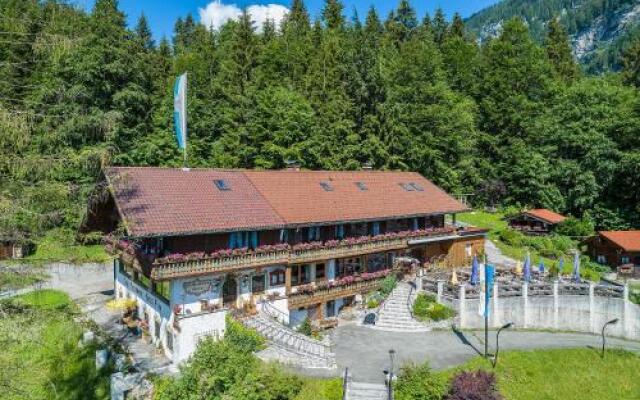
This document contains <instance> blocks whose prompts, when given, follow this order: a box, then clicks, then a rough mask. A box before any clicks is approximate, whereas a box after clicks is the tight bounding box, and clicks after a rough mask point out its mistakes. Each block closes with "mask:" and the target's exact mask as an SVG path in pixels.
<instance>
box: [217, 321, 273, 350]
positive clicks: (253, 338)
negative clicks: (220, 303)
mask: <svg viewBox="0 0 640 400" xmlns="http://www.w3.org/2000/svg"><path fill="white" fill-rule="evenodd" d="M226 323H227V330H226V332H225V334H224V340H225V342H227V343H229V344H230V345H232V346H234V347H236V348H238V349H239V350H241V351H244V352H247V353H253V352H254V351H258V350H262V349H263V348H264V343H265V341H264V338H263V337H262V336H261V335H260V334H259V333H258V332H257V331H255V330H253V329H249V328H246V327H245V326H243V325H242V324H241V323H239V322H238V321H236V320H235V319H233V318H232V317H231V316H229V315H227V321H226Z"/></svg>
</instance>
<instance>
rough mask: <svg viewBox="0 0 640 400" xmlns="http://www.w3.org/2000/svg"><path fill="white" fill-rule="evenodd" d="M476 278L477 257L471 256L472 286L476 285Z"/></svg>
mask: <svg viewBox="0 0 640 400" xmlns="http://www.w3.org/2000/svg"><path fill="white" fill-rule="evenodd" d="M478 280H479V276H478V257H476V256H473V261H472V262H471V284H472V285H473V286H475V285H477V284H478Z"/></svg>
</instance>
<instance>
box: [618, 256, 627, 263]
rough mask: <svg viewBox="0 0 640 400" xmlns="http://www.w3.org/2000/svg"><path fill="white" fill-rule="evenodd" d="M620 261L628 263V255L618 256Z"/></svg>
mask: <svg viewBox="0 0 640 400" xmlns="http://www.w3.org/2000/svg"><path fill="white" fill-rule="evenodd" d="M620 262H621V263H622V264H629V256H622V257H621V258H620Z"/></svg>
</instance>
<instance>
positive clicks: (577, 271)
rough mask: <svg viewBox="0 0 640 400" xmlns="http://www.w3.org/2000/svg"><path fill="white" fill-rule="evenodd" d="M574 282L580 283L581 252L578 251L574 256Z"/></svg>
mask: <svg viewBox="0 0 640 400" xmlns="http://www.w3.org/2000/svg"><path fill="white" fill-rule="evenodd" d="M572 278H573V280H574V281H576V282H578V283H580V252H578V251H576V252H575V254H574V256H573V276H572Z"/></svg>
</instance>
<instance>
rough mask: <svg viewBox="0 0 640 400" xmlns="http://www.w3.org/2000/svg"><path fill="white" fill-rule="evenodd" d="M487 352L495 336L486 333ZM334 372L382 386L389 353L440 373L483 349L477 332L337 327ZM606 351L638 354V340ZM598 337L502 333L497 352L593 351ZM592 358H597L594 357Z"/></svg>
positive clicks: (614, 344) (610, 343) (622, 342)
mask: <svg viewBox="0 0 640 400" xmlns="http://www.w3.org/2000/svg"><path fill="white" fill-rule="evenodd" d="M489 338H490V339H489V344H490V351H491V349H492V348H493V346H494V345H495V332H490V336H489ZM333 339H334V349H335V352H336V361H337V363H338V370H339V371H342V370H344V368H345V367H349V371H350V374H351V375H352V376H353V380H354V381H357V382H369V383H383V382H384V376H383V374H382V371H383V370H384V369H386V368H388V366H389V354H388V351H389V349H394V350H395V351H396V354H397V356H396V360H397V365H402V364H403V363H406V362H417V363H420V362H424V361H427V360H428V361H429V363H430V364H431V366H432V367H433V368H435V369H446V368H450V367H453V366H456V365H459V364H461V363H464V362H465V361H467V360H469V359H470V358H472V357H475V356H477V355H478V354H479V353H481V352H483V351H484V344H483V343H484V342H483V333H482V332H469V331H465V332H458V333H455V332H453V331H433V332H425V333H404V332H403V333H399V332H384V331H379V330H374V329H370V328H367V327H362V326H354V325H351V326H343V327H339V328H337V329H336V331H335V332H334V334H333ZM607 344H608V346H609V347H610V348H613V347H619V348H625V349H629V350H632V351H637V352H640V342H632V341H625V340H620V339H613V338H607ZM600 345H601V341H600V337H599V336H594V335H588V334H579V333H552V332H530V331H504V332H502V333H501V334H500V349H501V350H516V349H518V350H532V349H542V348H545V349H550V348H580V347H582V348H586V347H589V346H591V347H594V348H596V349H597V348H598V346H600ZM594 356H596V357H597V356H598V355H597V354H596V353H594Z"/></svg>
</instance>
